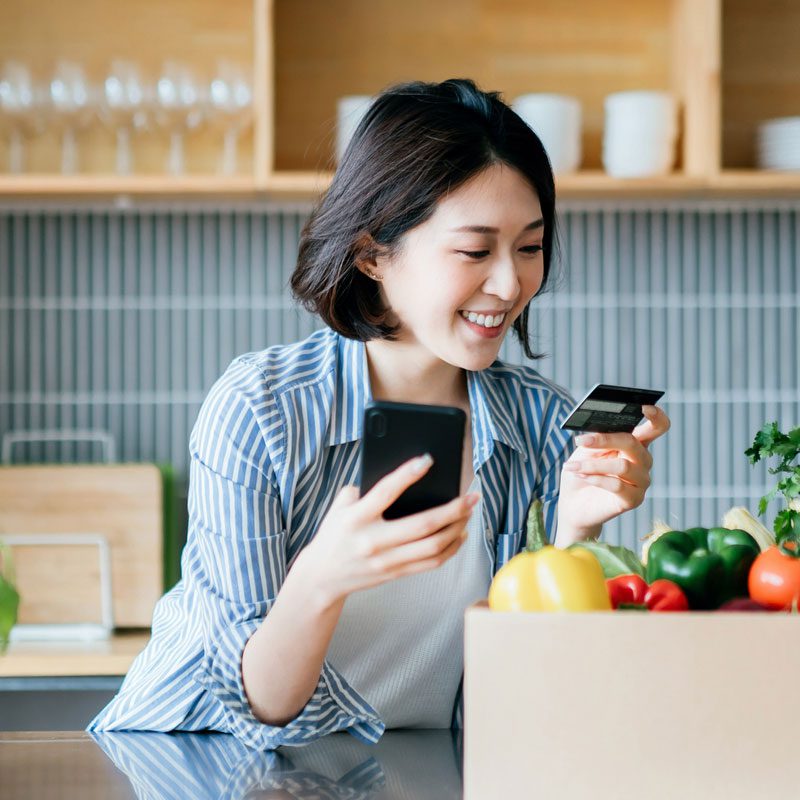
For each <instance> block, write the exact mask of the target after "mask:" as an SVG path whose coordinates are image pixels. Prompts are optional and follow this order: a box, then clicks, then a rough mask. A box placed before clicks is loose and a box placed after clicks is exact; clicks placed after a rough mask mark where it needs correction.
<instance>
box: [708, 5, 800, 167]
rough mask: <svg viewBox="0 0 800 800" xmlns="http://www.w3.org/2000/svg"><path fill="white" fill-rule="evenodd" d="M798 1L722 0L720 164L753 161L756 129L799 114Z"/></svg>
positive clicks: (741, 164) (742, 164)
mask: <svg viewBox="0 0 800 800" xmlns="http://www.w3.org/2000/svg"><path fill="white" fill-rule="evenodd" d="M798 31H800V3H798V2H797V0H723V4H722V163H723V166H724V167H725V168H741V167H752V166H755V163H756V149H755V148H756V130H757V128H758V125H759V123H761V122H764V121H765V120H768V119H772V118H774V117H785V116H796V115H800V46H798Z"/></svg>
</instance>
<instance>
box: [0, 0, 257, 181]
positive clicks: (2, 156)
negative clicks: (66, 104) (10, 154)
mask: <svg viewBox="0 0 800 800" xmlns="http://www.w3.org/2000/svg"><path fill="white" fill-rule="evenodd" d="M2 13H3V23H2V25H0V62H2V61H4V60H5V59H17V60H20V61H22V62H24V63H26V64H28V65H29V66H30V67H31V69H32V70H33V71H34V72H35V74H36V76H37V77H38V78H39V79H40V80H41V81H45V80H49V78H50V76H51V75H52V71H53V68H54V66H55V63H56V61H57V60H58V59H59V58H66V59H71V60H74V61H77V62H79V63H80V64H82V65H83V66H84V69H85V70H86V72H87V76H88V77H89V78H90V79H91V80H93V81H97V82H99V81H101V80H102V79H103V78H104V76H105V74H106V72H107V70H108V67H109V65H110V62H111V60H112V59H114V58H124V59H130V60H132V61H135V62H137V63H138V64H139V66H140V69H141V70H142V71H143V74H144V75H145V76H146V77H147V78H149V79H150V80H155V78H156V76H157V75H158V72H159V70H160V68H161V65H162V62H163V61H164V60H165V59H170V58H172V59H178V60H181V61H185V62H186V63H188V64H189V65H190V66H192V67H194V68H195V69H196V70H197V73H198V76H200V77H204V78H207V79H210V77H211V76H212V75H213V72H214V70H215V68H216V61H217V59H218V58H227V59H231V60H234V61H236V62H239V63H242V64H243V65H244V66H246V67H252V64H253V0H228V2H225V3H219V2H216V0H169V2H168V3H162V2H158V0H137V2H135V3H130V2H123V0H80V2H70V3H59V2H57V1H56V0H4V2H3V12H2ZM59 141H60V140H59V136H58V134H57V133H56V131H55V130H53V129H52V127H51V129H50V130H48V131H47V132H45V133H43V134H42V135H40V136H37V137H36V138H34V139H32V140H30V142H29V143H28V145H27V146H26V152H27V155H28V167H27V169H26V171H27V172H37V173H53V172H58V171H59V169H60V160H59V159H60V144H59ZM133 142H134V151H135V169H136V172H137V173H138V172H141V173H155V174H158V173H162V172H164V171H165V163H166V157H167V149H168V148H167V144H168V135H167V133H166V132H163V131H161V130H159V129H155V130H149V131H146V132H144V133H142V134H141V135H138V136H135V137H134V140H133ZM185 146H186V163H187V172H191V173H215V172H216V169H217V163H218V158H219V155H220V153H221V148H222V131H221V130H216V131H213V130H210V129H209V128H208V127H206V128H205V129H203V130H198V131H196V132H193V133H190V134H188V135H187V138H186V141H185ZM78 148H79V159H80V170H81V172H85V173H104V172H105V173H107V172H113V171H114V152H115V151H114V134H113V133H112V131H110V130H108V129H107V128H104V126H103V125H102V124H101V123H100V122H99V121H98V120H95V121H93V122H92V124H91V127H89V128H88V129H86V130H85V131H84V132H83V133H81V134H80V136H79V144H78ZM6 164H7V149H6V144H5V142H4V141H2V140H0V172H4V171H5V170H6ZM238 169H239V172H240V173H250V174H252V169H253V137H252V132H251V133H248V135H247V136H246V137H243V139H242V140H241V141H240V144H239V164H238Z"/></svg>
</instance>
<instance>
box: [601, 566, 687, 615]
mask: <svg viewBox="0 0 800 800" xmlns="http://www.w3.org/2000/svg"><path fill="white" fill-rule="evenodd" d="M606 587H607V588H608V597H609V599H610V600H611V607H612V608H614V609H617V608H621V609H626V608H634V609H639V610H641V611H688V610H689V601H688V600H687V599H686V595H685V594H684V593H683V590H682V589H681V587H680V586H678V585H677V584H676V583H673V582H672V581H668V580H666V579H664V578H659V580H656V581H653V582H652V583H651V584H650V585H649V586H648V585H647V582H646V581H645V580H644V579H643V578H641V577H639V576H638V575H634V574H631V575H617V577H616V578H608V579H607V580H606Z"/></svg>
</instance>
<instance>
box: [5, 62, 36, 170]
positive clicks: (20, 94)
mask: <svg viewBox="0 0 800 800" xmlns="http://www.w3.org/2000/svg"><path fill="white" fill-rule="evenodd" d="M42 111H43V97H42V88H41V86H39V85H37V84H35V83H34V80H33V78H32V76H31V71H30V69H28V67H27V66H26V65H25V64H22V63H20V62H19V61H8V62H6V64H5V66H4V67H3V71H2V73H0V129H1V130H2V132H3V134H4V135H5V136H6V138H7V139H8V171H9V172H10V173H12V174H19V173H21V172H22V171H23V170H24V168H25V139H26V138H27V137H29V136H32V135H33V134H36V133H41V131H42V130H43V128H44V125H43V117H42Z"/></svg>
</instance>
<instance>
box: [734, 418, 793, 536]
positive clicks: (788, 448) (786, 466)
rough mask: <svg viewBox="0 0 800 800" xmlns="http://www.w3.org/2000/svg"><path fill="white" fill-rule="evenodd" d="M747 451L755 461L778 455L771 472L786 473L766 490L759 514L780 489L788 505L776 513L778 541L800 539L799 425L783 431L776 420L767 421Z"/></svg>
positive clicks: (760, 503) (765, 508)
mask: <svg viewBox="0 0 800 800" xmlns="http://www.w3.org/2000/svg"><path fill="white" fill-rule="evenodd" d="M744 454H745V455H746V456H747V457H748V458H749V459H750V463H751V464H755V463H757V462H758V461H760V460H761V459H762V458H769V457H770V456H776V457H777V458H780V463H779V464H778V466H777V467H775V468H774V469H773V468H772V467H770V468H769V471H770V473H771V474H772V475H777V474H778V473H781V472H785V473H787V475H786V477H784V478H781V480H779V481H778V483H777V485H776V486H773V488H772V489H770V491H769V492H767V494H765V495H764V496H763V497H762V498H761V500H760V501H759V504H758V513H759V516H763V515H764V514H765V513H766V510H767V504H768V503H769V502H770V501H771V500H772V499H774V497H775V496H776V495H777V494H778V492H780V493H781V494H782V495H783V496H784V498H785V499H786V503H787V508H784V509H783V510H781V511H779V512H778V514H777V516H776V517H775V522H774V523H773V528H774V530H775V541H776V543H777V544H779V545H780V544H781V543H782V542H785V541H798V539H800V510H797V506H798V502H797V500H798V498H800V464H797V463H793V462H794V460H795V459H796V458H797V457H798V455H800V428H795V429H794V430H791V431H789V433H781V431H780V430H779V429H778V423H777V422H770V423H768V424H766V425H765V426H764V427H763V428H762V429H761V430H760V431H759V432H758V433H757V434H756V438H755V439H754V441H753V445H752V447H748V448H747V450H745V451H744Z"/></svg>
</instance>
